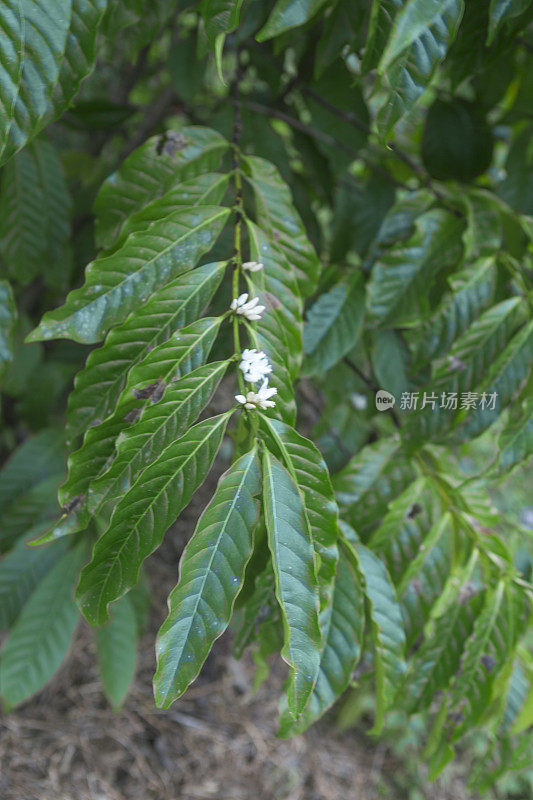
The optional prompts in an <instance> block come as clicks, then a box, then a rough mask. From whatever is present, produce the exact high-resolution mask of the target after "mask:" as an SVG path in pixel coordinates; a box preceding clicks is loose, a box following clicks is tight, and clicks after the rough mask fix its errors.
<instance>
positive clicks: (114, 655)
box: [96, 595, 137, 709]
mask: <svg viewBox="0 0 533 800" xmlns="http://www.w3.org/2000/svg"><path fill="white" fill-rule="evenodd" d="M136 638H137V620H136V618H135V610H134V608H133V604H132V602H131V595H126V596H125V597H122V598H121V600H120V601H119V602H118V603H117V604H116V605H115V606H114V608H113V615H112V617H111V619H110V621H109V622H108V623H107V625H105V626H104V627H102V628H98V630H97V631H96V640H97V644H98V663H99V667H100V677H101V680H102V685H103V688H104V691H105V693H106V695H107V697H108V699H109V701H110V703H111V705H112V706H113V708H115V709H118V708H120V707H121V705H122V704H123V702H124V699H125V696H126V692H127V691H128V688H129V686H130V684H131V681H132V680H133V675H134V672H135V661H136V657H137V649H136V642H135V640H136Z"/></svg>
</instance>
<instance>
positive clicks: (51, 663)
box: [0, 547, 84, 708]
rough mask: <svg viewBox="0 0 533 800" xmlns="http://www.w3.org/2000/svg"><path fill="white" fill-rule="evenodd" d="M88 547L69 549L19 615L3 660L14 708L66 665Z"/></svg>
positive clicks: (4, 688) (0, 677) (1, 671)
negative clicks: (74, 596) (75, 594)
mask: <svg viewBox="0 0 533 800" xmlns="http://www.w3.org/2000/svg"><path fill="white" fill-rule="evenodd" d="M83 556H84V550H83V549H82V548H81V547H77V548H76V549H74V550H70V551H69V552H68V553H66V554H65V555H64V556H63V557H62V558H61V559H60V561H58V562H57V563H56V564H55V566H54V567H52V569H51V570H50V571H49V572H48V573H47V574H46V575H45V577H44V578H43V579H42V580H41V581H40V583H39V584H38V585H37V587H36V588H35V589H34V591H33V592H32V594H31V595H30V597H29V599H28V601H27V602H26V604H25V606H24V608H23V609H22V611H21V613H20V614H19V616H18V618H17V621H16V622H15V625H14V626H13V629H12V631H11V634H10V636H9V639H8V640H7V642H6V644H5V646H4V648H3V650H2V657H1V659H0V694H1V695H2V698H3V700H4V703H5V704H6V706H7V707H8V708H13V706H16V705H18V704H19V703H22V702H23V700H26V698H28V697H30V695H32V694H34V692H37V691H39V689H41V688H42V687H43V686H44V684H45V683H46V682H47V681H48V680H49V679H50V678H51V677H52V675H53V674H54V672H55V671H56V669H57V668H58V667H59V666H60V664H61V662H62V661H63V658H64V657H65V653H66V651H67V648H68V645H69V642H70V639H71V636H72V634H73V632H74V628H75V627H76V623H77V621H78V616H79V614H78V609H77V608H76V606H75V604H74V602H73V600H72V586H73V583H74V581H75V579H76V575H77V572H78V568H79V565H80V563H81V561H82V559H83Z"/></svg>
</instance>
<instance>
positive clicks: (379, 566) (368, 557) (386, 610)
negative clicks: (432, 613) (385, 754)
mask: <svg viewBox="0 0 533 800" xmlns="http://www.w3.org/2000/svg"><path fill="white" fill-rule="evenodd" d="M348 546H349V551H350V553H351V554H352V557H355V563H356V565H357V569H358V571H359V573H360V575H361V578H362V580H363V583H364V592H365V596H366V598H367V600H368V614H369V618H370V623H371V627H372V639H373V650H374V672H375V678H376V710H375V718H374V727H373V728H372V730H373V731H374V732H375V733H379V732H380V731H381V730H382V728H383V724H384V720H385V713H386V712H387V710H388V709H389V708H390V707H391V705H392V703H393V700H394V698H395V696H396V691H397V688H398V682H399V680H400V679H401V678H402V676H403V674H404V673H405V669H406V667H405V661H404V650H405V634H404V630H403V624H402V613H401V608H400V605H399V603H398V601H397V599H396V596H395V592H394V588H393V586H392V584H391V582H390V579H389V576H388V574H387V570H386V568H385V565H384V564H383V562H382V561H381V560H380V559H379V558H378V557H377V556H376V555H375V554H374V553H373V552H372V550H369V549H368V548H367V547H365V546H364V545H362V544H360V543H356V544H353V545H352V544H349V545H348Z"/></svg>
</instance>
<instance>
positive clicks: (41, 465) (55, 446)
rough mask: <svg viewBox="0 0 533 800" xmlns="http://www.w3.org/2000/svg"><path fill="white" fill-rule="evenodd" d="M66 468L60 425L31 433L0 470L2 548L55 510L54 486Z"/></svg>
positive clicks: (0, 547) (0, 531) (0, 536)
mask: <svg viewBox="0 0 533 800" xmlns="http://www.w3.org/2000/svg"><path fill="white" fill-rule="evenodd" d="M63 468H64V453H63V442H62V437H61V434H60V432H59V431H58V430H57V429H50V430H47V431H43V432H42V433H39V434H37V435H36V436H33V437H30V438H29V439H27V440H26V441H25V442H24V443H23V444H22V445H21V446H20V447H19V448H18V449H17V450H16V451H15V452H14V454H13V455H12V456H11V458H10V459H9V460H8V461H7V462H6V464H5V465H4V467H3V469H2V471H1V472H0V518H1V520H2V524H1V525H0V543H1V544H0V549H2V550H4V549H8V547H9V546H10V545H11V544H12V542H13V541H14V540H15V539H16V538H17V536H19V535H21V534H23V533H25V532H27V531H28V530H29V529H30V528H31V527H32V526H33V525H35V524H36V523H38V522H39V521H40V522H41V524H42V520H43V518H44V519H45V520H46V519H47V518H48V517H50V516H52V515H53V514H54V513H55V511H56V508H57V504H56V500H55V486H56V485H57V484H58V483H59V481H60V479H61V474H62V472H63ZM45 524H46V522H45Z"/></svg>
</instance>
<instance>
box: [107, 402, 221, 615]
mask: <svg viewBox="0 0 533 800" xmlns="http://www.w3.org/2000/svg"><path fill="white" fill-rule="evenodd" d="M231 413H232V411H227V412H226V413H225V414H223V415H221V417H220V419H219V420H218V422H217V423H216V425H213V426H212V427H211V428H210V430H209V434H208V437H205V438H204V439H202V440H201V441H199V442H198V443H197V445H196V447H195V448H194V450H192V451H191V452H190V453H189V454H188V455H187V456H186V457H185V458H184V460H183V461H182V464H181V466H180V469H179V472H180V473H182V472H183V471H184V469H185V467H186V466H187V464H188V463H189V462H190V461H191V459H192V458H193V457H194V456H196V454H197V453H198V451H199V450H201V448H202V447H203V446H204V444H205V442H206V440H207V438H211V436H212V435H213V434H214V433H215V432H216V431H217V430H218V429H219V428H220V427H221V426H223V425H224V426H225V425H226V424H227V421H228V419H229V417H230V415H231ZM169 447H172V445H169ZM167 450H168V447H167V448H165V450H163V452H162V453H161V456H160V457H164V455H165V452H166V451H167ZM154 463H155V462H154ZM175 477H176V473H174V472H173V473H172V474H171V475H170V476H169V478H168V480H167V481H166V482H165V483H164V484H163V485H162V486H161V489H160V490H159V491H158V492H157V493H156V494H155V495H153V496H152V502H151V503H150V505H149V506H148V508H147V509H145V510H144V511H143V512H142V514H141V515H140V517H139V518H138V520H137V521H136V522H135V524H134V525H133V527H132V528H131V532H130V534H129V535H128V536H126V537H124V540H123V542H122V544H121V545H120V547H119V549H118V550H117V551H116V555H115V557H114V558H113V559H111V560H110V561H109V562H108V569H107V574H106V577H105V578H104V580H103V582H102V584H101V588H100V590H99V597H100V599H99V601H98V612H99V616H100V615H101V612H102V611H103V612H104V616H105V611H106V608H107V605H108V603H109V602H110V601H109V600H104V605H102V597H103V596H104V594H105V592H104V590H105V589H106V588H107V585H108V581H109V579H110V576H111V573H112V570H113V569H115V567H116V565H117V564H118V565H119V566H120V556H121V555H122V552H123V550H124V548H125V547H126V545H127V544H129V541H130V539H131V537H132V536H135V537H136V538H137V540H140V535H139V527H140V525H141V523H142V522H143V520H144V519H145V517H146V516H147V515H148V514H150V513H151V511H152V507H153V506H154V505H155V503H156V501H157V500H158V499H159V498H160V497H161V495H162V494H163V493H164V492H166V490H167V488H168V486H169V484H170V483H172V481H173V480H175ZM140 480H142V475H141V476H140V478H139V479H138V481H140ZM138 481H136V483H138ZM134 487H135V484H134V485H133V487H132V489H134ZM112 524H113V518H111V525H112Z"/></svg>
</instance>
